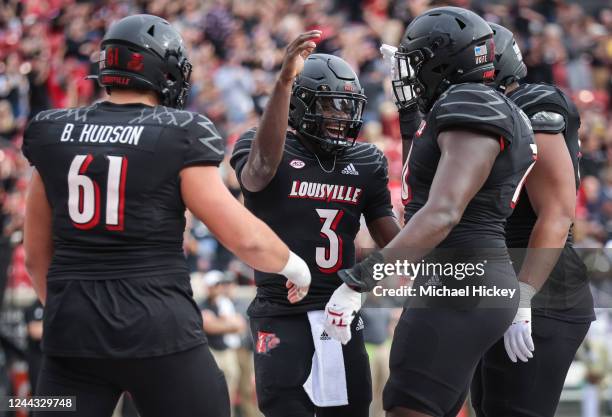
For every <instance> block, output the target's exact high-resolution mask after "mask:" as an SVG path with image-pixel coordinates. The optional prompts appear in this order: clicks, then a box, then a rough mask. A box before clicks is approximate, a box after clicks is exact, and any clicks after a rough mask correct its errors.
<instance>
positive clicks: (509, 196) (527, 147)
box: [402, 83, 537, 248]
mask: <svg viewBox="0 0 612 417" xmlns="http://www.w3.org/2000/svg"><path fill="white" fill-rule="evenodd" d="M451 129H469V130H474V131H479V132H485V133H489V134H492V135H494V136H496V137H498V138H499V142H500V148H501V152H500V153H499V155H498V157H497V159H496V160H495V163H494V165H493V168H492V170H491V173H490V175H489V178H488V179H487V180H486V182H485V184H484V185H483V187H482V188H481V189H480V190H479V191H478V193H476V195H475V196H474V198H473V199H472V201H471V202H470V203H469V204H468V206H467V208H466V210H465V212H464V213H463V216H462V218H461V221H460V222H459V224H458V225H457V226H455V227H454V228H453V230H452V231H451V232H450V234H449V235H448V236H447V238H446V239H445V240H444V241H443V242H441V243H440V245H439V247H459V246H462V247H480V248H492V247H503V246H504V245H505V242H504V227H505V224H506V218H507V217H508V216H509V215H510V214H511V213H512V210H513V208H514V205H515V204H516V202H517V198H518V195H519V191H520V187H521V186H522V185H523V182H524V181H525V178H526V176H527V174H528V172H529V170H530V169H531V167H532V166H533V164H534V163H535V159H536V155H537V148H536V146H535V144H534V141H533V133H532V131H531V126H530V123H529V120H528V119H527V116H525V114H524V113H523V112H522V111H521V110H520V109H519V108H518V107H517V106H516V105H514V104H513V103H512V101H510V100H509V99H507V98H506V97H504V96H503V95H502V94H500V93H499V92H497V91H495V90H494V89H492V88H489V87H487V86H485V85H482V84H476V83H466V84H459V85H454V86H452V87H450V88H449V89H448V90H447V91H446V92H445V93H444V94H442V95H441V96H440V98H439V99H438V100H437V101H436V103H435V104H434V106H433V107H432V109H431V111H430V112H429V113H428V114H426V115H425V119H424V120H423V121H422V122H421V127H420V128H419V130H418V131H417V133H416V135H415V137H414V139H413V141H412V146H411V149H410V153H409V155H408V159H407V160H406V163H405V165H404V169H403V172H402V179H403V181H402V199H403V202H404V204H405V206H406V211H405V212H406V221H408V220H409V219H410V218H411V217H412V216H413V215H414V214H415V213H416V212H417V211H418V210H419V209H420V208H421V207H423V206H424V205H425V203H426V202H427V200H428V198H429V189H430V187H431V184H432V181H433V178H434V176H435V173H436V169H437V166H438V162H439V160H440V148H439V146H438V141H437V138H438V134H439V133H440V132H443V131H444V130H451ZM483 140H491V139H483Z"/></svg>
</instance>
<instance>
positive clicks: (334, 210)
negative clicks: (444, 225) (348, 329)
mask: <svg viewBox="0 0 612 417" xmlns="http://www.w3.org/2000/svg"><path fill="white" fill-rule="evenodd" d="M254 137H255V130H250V131H248V132H246V133H245V134H243V135H242V136H241V137H240V139H239V140H238V142H237V143H236V146H235V148H234V153H233V155H232V158H231V164H232V166H233V167H234V169H235V170H236V175H237V177H238V179H239V180H240V175H241V172H242V169H243V167H244V165H245V164H246V161H247V159H248V155H249V152H250V149H251V143H252V141H253V139H254ZM322 163H323V167H324V168H325V170H328V171H331V172H325V171H324V170H323V169H322V168H321V166H320V165H319V162H318V161H317V159H316V158H315V155H314V154H312V153H311V152H309V151H308V150H306V148H305V147H304V146H303V145H302V144H301V143H300V141H299V139H298V138H297V137H296V136H295V135H294V134H293V133H291V132H288V133H287V138H286V142H285V150H284V155H283V159H282V161H281V163H280V165H279V167H278V170H277V172H276V175H275V176H274V178H273V179H272V180H271V181H270V183H269V184H268V185H267V186H266V187H265V188H264V189H263V190H261V191H259V192H256V193H252V192H249V191H248V190H246V189H245V188H244V187H242V191H243V193H244V200H245V206H246V207H247V208H248V209H249V210H251V211H252V212H253V213H254V214H255V215H256V216H257V217H259V218H260V219H262V220H263V221H264V222H265V223H267V224H268V225H269V226H270V227H271V228H272V230H274V231H275V232H276V233H277V234H278V235H279V236H280V238H281V239H282V240H283V241H284V242H285V243H286V244H287V245H288V246H289V248H290V249H291V250H292V251H293V252H295V253H296V254H298V255H299V256H300V257H302V259H304V260H305V261H306V263H307V264H308V267H309V268H310V271H311V274H312V284H311V286H310V291H309V293H308V296H306V298H305V299H304V300H302V301H301V302H300V303H298V304H296V305H291V304H290V303H289V301H287V289H286V288H285V282H286V279H285V278H284V277H282V276H280V275H276V274H267V273H263V272H261V271H255V282H256V284H257V287H258V288H257V298H256V300H255V301H254V302H253V304H252V305H251V307H250V309H249V314H250V315H251V316H253V317H257V316H273V315H285V314H297V313H303V312H305V311H309V310H320V309H323V308H324V307H325V304H326V303H327V301H328V300H329V297H330V296H331V294H332V293H333V291H334V290H335V289H336V288H337V287H338V286H339V285H340V284H341V283H342V282H341V280H340V278H338V275H337V272H338V270H339V269H341V268H348V267H351V266H352V265H353V264H354V262H355V246H354V240H355V236H356V235H357V232H358V231H359V226H360V217H361V215H362V214H363V215H364V217H365V219H366V222H368V223H369V222H371V221H373V220H376V219H378V218H381V217H385V216H393V211H392V206H391V198H390V194H389V190H388V187H387V183H388V177H387V161H386V158H385V157H384V155H383V154H382V152H381V151H380V150H378V148H376V146H374V145H371V144H367V143H356V144H355V145H354V146H353V147H351V148H349V149H347V150H346V151H345V153H343V154H342V155H341V156H338V157H337V159H336V160H335V164H334V162H333V159H332V160H324V161H322ZM332 167H333V171H332V170H331V169H332Z"/></svg>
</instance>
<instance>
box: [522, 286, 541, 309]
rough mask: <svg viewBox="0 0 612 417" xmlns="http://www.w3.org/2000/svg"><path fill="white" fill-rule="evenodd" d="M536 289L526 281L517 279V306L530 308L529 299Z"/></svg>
mask: <svg viewBox="0 0 612 417" xmlns="http://www.w3.org/2000/svg"><path fill="white" fill-rule="evenodd" d="M536 292H537V290H536V289H535V288H533V287H532V286H531V285H529V284H527V283H526V282H522V281H519V294H520V299H519V308H531V299H532V298H533V296H534V295H535V294H536Z"/></svg>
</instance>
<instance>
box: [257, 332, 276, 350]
mask: <svg viewBox="0 0 612 417" xmlns="http://www.w3.org/2000/svg"><path fill="white" fill-rule="evenodd" d="M279 344H280V339H279V338H278V337H276V334H274V333H268V332H257V345H256V346H255V351H256V352H257V353H261V354H263V355H267V354H269V353H270V351H271V350H272V349H274V348H275V347H277V346H278V345H279Z"/></svg>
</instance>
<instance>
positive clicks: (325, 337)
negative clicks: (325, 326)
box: [321, 330, 331, 340]
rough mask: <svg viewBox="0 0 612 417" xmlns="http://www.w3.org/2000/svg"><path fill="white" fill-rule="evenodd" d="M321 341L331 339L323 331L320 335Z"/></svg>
mask: <svg viewBox="0 0 612 417" xmlns="http://www.w3.org/2000/svg"><path fill="white" fill-rule="evenodd" d="M321 340H331V337H330V336H329V335H328V334H327V332H326V331H325V330H323V333H321Z"/></svg>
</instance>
